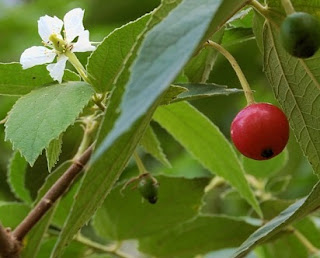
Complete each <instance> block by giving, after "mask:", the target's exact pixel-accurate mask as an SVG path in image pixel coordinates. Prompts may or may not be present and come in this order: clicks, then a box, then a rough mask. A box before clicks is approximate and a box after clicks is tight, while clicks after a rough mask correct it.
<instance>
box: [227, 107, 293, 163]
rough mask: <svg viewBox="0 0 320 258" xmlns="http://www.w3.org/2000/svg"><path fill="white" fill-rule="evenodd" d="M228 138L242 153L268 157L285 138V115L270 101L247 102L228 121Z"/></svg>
mask: <svg viewBox="0 0 320 258" xmlns="http://www.w3.org/2000/svg"><path fill="white" fill-rule="evenodd" d="M231 138H232V141H233V143H234V145H235V146H236V147H237V149H238V150H239V151H240V152H241V153H242V154H243V155H244V156H247V157H248V158H251V159H256V160H265V159H270V158H272V157H274V156H276V155H278V154H279V153H280V152H281V151H282V150H283V149H284V147H285V146H286V144H287V142H288V139H289V123H288V119H287V117H286V115H285V114H284V113H283V112H282V110H281V109H279V108H278V107H276V106H274V105H271V104H268V103H257V104H251V105H249V106H247V107H245V108H244V109H242V110H241V111H240V112H239V113H238V114H237V116H236V117H235V118H234V120H233V121H232V124H231Z"/></svg>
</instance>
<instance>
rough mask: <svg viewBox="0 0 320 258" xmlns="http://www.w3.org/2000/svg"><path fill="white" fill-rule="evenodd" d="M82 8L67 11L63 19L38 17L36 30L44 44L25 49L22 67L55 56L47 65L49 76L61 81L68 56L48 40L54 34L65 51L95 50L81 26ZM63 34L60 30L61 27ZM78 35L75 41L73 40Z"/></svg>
mask: <svg viewBox="0 0 320 258" xmlns="http://www.w3.org/2000/svg"><path fill="white" fill-rule="evenodd" d="M83 16H84V10H82V9H80V8H76V9H73V10H71V11H69V12H68V13H67V14H66V15H65V16H64V18H63V21H62V20H60V19H59V18H57V17H51V16H48V15H45V16H42V17H40V19H39V20H38V32H39V35H40V37H41V38H42V40H43V43H44V45H45V46H34V47H30V48H28V49H26V50H25V51H24V52H23V53H22V55H21V57H20V63H21V65H22V67H23V69H27V68H30V67H33V66H35V65H40V64H47V63H52V62H53V61H54V59H55V57H57V62H56V63H53V64H49V65H47V69H48V71H49V72H50V76H51V77H52V78H53V79H54V80H57V81H58V82H59V83H61V81H62V77H63V74H64V70H65V67H66V62H67V60H68V57H67V56H66V55H65V53H64V52H60V51H57V50H56V49H55V48H54V45H53V43H52V42H51V41H50V36H51V35H56V36H57V37H58V38H61V40H62V41H63V42H65V43H66V51H71V52H87V51H93V50H95V47H94V46H92V45H91V43H90V40H89V31H88V30H85V29H84V27H83ZM63 27H64V30H63V32H64V33H63V35H64V37H62V35H61V32H62V28H63ZM77 37H78V40H77V41H76V42H73V41H74V40H75V39H76V38H77Z"/></svg>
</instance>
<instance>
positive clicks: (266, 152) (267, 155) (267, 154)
mask: <svg viewBox="0 0 320 258" xmlns="http://www.w3.org/2000/svg"><path fill="white" fill-rule="evenodd" d="M273 154H274V153H273V150H272V149H269V148H268V149H264V150H263V151H262V152H261V157H263V158H266V159H268V158H271V157H272V156H273Z"/></svg>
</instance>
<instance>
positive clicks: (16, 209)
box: [0, 202, 30, 229]
mask: <svg viewBox="0 0 320 258" xmlns="http://www.w3.org/2000/svg"><path fill="white" fill-rule="evenodd" d="M29 211H30V207H29V206H28V205H26V204H23V203H18V202H0V221H1V224H2V225H3V226H4V227H10V228H12V229H14V228H15V227H16V226H18V224H19V223H20V222H21V221H22V220H23V219H24V218H25V217H26V216H27V215H28V213H29Z"/></svg>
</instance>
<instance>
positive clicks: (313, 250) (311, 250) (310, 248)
mask: <svg viewBox="0 0 320 258" xmlns="http://www.w3.org/2000/svg"><path fill="white" fill-rule="evenodd" d="M289 229H291V230H293V234H294V235H295V236H296V237H297V238H298V239H299V241H300V242H301V243H302V244H303V245H304V246H305V247H306V248H307V250H308V251H309V253H310V254H316V253H319V251H320V250H319V249H318V248H316V247H315V246H314V245H313V244H312V243H311V242H310V241H309V240H308V239H307V238H306V237H305V236H304V235H303V234H301V232H300V231H299V230H297V229H295V228H293V227H289Z"/></svg>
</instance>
